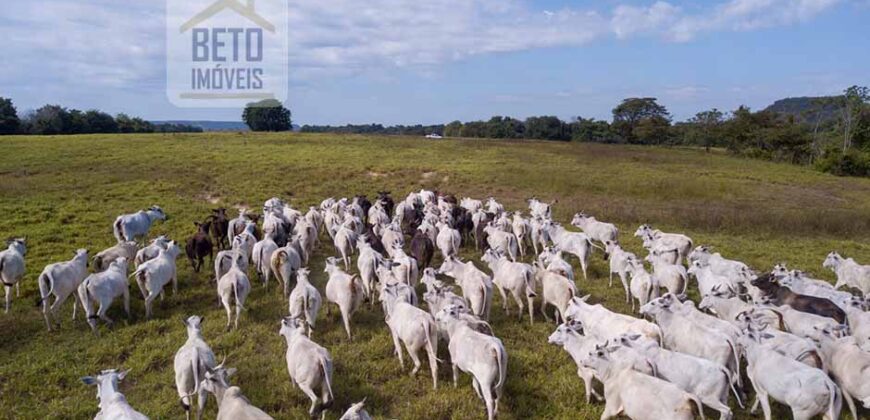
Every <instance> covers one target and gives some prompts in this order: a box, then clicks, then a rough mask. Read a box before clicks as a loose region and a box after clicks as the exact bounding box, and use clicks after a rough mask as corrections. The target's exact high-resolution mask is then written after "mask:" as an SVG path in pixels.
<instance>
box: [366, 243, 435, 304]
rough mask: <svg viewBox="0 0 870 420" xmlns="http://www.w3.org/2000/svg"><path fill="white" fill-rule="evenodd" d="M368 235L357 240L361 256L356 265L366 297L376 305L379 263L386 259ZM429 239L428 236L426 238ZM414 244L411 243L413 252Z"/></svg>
mask: <svg viewBox="0 0 870 420" xmlns="http://www.w3.org/2000/svg"><path fill="white" fill-rule="evenodd" d="M366 239H367V236H366V235H360V237H359V238H358V239H357V241H356V247H357V250H359V257H358V258H357V260H356V266H357V269H358V270H359V276H360V279H361V280H362V284H363V293H364V294H365V298H366V299H368V300H369V303H370V304H371V305H374V303H375V300H374V291H375V282H377V268H378V265H379V264H381V263H382V262H383V261H384V256H383V255H382V254H381V253H380V252H378V251H376V250H375V249H374V248H373V247H372V246H371V245H370V244H368V243H367V242H366ZM426 240H428V238H427V239H426ZM413 250H414V245H413V244H412V245H411V251H412V252H413Z"/></svg>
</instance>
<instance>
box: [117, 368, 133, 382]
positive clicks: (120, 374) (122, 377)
mask: <svg viewBox="0 0 870 420" xmlns="http://www.w3.org/2000/svg"><path fill="white" fill-rule="evenodd" d="M131 370H132V369H127V370H125V371H123V372H121V373H119V374H118V380H119V381H123V380H124V378H126V377H127V374H128V373H130V371H131Z"/></svg>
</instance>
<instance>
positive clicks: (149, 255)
mask: <svg viewBox="0 0 870 420" xmlns="http://www.w3.org/2000/svg"><path fill="white" fill-rule="evenodd" d="M168 244H169V238H168V237H166V236H165V235H160V236H158V237H156V238H154V239H153V240H151V244H149V245H148V246H144V247H142V249H140V250H138V251H136V258H135V259H134V260H133V261H134V262H135V263H136V267H138V266H140V265H142V263H144V262H145V261H148V260H153V259H154V258H156V257H157V254H159V253H160V250H161V249H166V245H168Z"/></svg>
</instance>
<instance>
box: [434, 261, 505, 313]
mask: <svg viewBox="0 0 870 420" xmlns="http://www.w3.org/2000/svg"><path fill="white" fill-rule="evenodd" d="M438 274H443V275H446V276H450V277H452V278H453V279H454V281H456V284H458V285H459V287H460V288H461V289H462V295H463V296H464V297H465V299H466V300H467V301H468V303H469V306H470V308H471V312H472V313H473V314H474V315H476V316H479V317H481V318H483V319H489V311H490V306H491V305H492V286H493V285H492V279H490V277H489V276H488V275H486V273H484V272H483V271H480V270H479V269H478V268H477V267H475V266H474V264H473V263H472V262H471V261H467V262H464V263H463V262H462V261H460V260H459V259H458V258H456V257H449V258H447V259H445V260H444V262H443V263H442V264H441V267H439V268H438Z"/></svg>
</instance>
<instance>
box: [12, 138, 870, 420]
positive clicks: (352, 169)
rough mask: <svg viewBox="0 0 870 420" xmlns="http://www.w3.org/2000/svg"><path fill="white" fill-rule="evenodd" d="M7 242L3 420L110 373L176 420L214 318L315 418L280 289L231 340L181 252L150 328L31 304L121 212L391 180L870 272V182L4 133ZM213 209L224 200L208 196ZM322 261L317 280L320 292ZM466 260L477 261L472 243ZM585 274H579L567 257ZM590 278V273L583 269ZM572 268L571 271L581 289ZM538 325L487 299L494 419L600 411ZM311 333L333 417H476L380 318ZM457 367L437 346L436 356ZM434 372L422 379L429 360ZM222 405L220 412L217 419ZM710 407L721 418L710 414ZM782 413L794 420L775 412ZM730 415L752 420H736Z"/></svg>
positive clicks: (136, 307) (195, 209)
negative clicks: (494, 348)
mask: <svg viewBox="0 0 870 420" xmlns="http://www.w3.org/2000/svg"><path fill="white" fill-rule="evenodd" d="M0 157H2V158H0V209H2V210H3V215H4V216H5V217H3V218H0V235H4V236H13V235H27V236H28V243H29V253H28V272H27V276H26V278H25V280H24V282H23V284H22V296H21V297H20V298H16V299H15V300H14V302H13V309H12V311H11V313H10V314H9V315H0V343H3V344H2V347H0V348H2V353H3V362H2V363H0V396H2V397H0V413H4V414H3V416H5V417H8V418H40V419H42V418H63V419H70V418H88V417H92V416H93V415H94V414H95V413H96V411H97V408H96V407H97V400H96V399H95V398H94V391H93V389H91V388H88V387H86V386H85V385H83V384H81V383H80V382H79V381H78V378H79V377H81V376H84V375H88V374H93V373H96V372H97V371H99V370H101V369H105V368H113V367H124V368H132V369H133V371H132V373H131V374H130V376H129V377H128V379H127V380H126V381H125V383H124V384H123V386H122V388H123V390H124V392H125V393H126V395H127V397H128V399H129V401H130V402H131V404H132V405H133V406H134V407H136V408H138V409H139V410H141V411H142V412H144V413H147V414H148V415H150V416H151V417H152V418H179V417H181V416H182V415H183V412H182V410H181V406H180V405H179V404H178V399H177V396H176V393H175V389H174V380H173V373H172V358H173V356H174V353H175V351H176V349H177V348H178V347H179V346H181V344H182V343H183V342H184V340H185V332H184V329H183V327H182V325H181V322H180V320H181V319H182V318H183V317H186V316H188V315H190V314H194V313H196V314H200V315H204V316H205V317H206V323H205V337H206V339H207V340H208V341H209V343H210V344H211V346H212V348H213V349H214V350H215V352H216V353H218V354H219V355H226V356H227V358H228V363H229V364H230V365H231V366H235V367H238V368H239V374H238V376H237V377H236V379H235V383H236V384H238V385H239V386H240V387H241V388H242V390H243V391H244V393H245V394H246V395H247V396H248V398H249V399H250V400H251V401H253V402H254V403H255V404H256V405H258V406H260V407H262V408H263V409H264V410H266V411H267V412H269V413H271V414H273V415H274V416H275V417H276V418H305V417H307V409H308V399H307V398H305V397H304V395H303V394H302V393H301V392H300V391H299V390H298V389H293V388H292V387H291V385H290V382H289V377H288V376H287V371H286V366H285V364H284V352H285V344H284V341H283V339H282V338H281V337H280V336H278V334H277V332H278V321H279V319H280V317H281V316H282V315H283V314H284V313H285V311H286V307H287V305H286V302H285V301H284V300H283V298H281V295H280V293H279V292H278V290H277V287H276V285H275V284H273V285H272V286H271V287H270V288H269V289H263V288H262V287H259V285H258V286H257V287H256V288H255V290H254V292H253V293H252V295H251V296H250V298H249V299H248V304H247V311H246V312H245V313H244V314H243V318H242V323H241V328H240V329H239V330H238V331H233V332H224V330H223V325H224V321H225V318H224V317H225V315H224V312H223V309H222V308H220V307H218V306H216V297H215V296H216V293H215V286H214V284H213V283H210V282H209V280H210V276H209V275H208V274H206V273H201V274H200V275H199V276H194V275H193V273H192V271H191V269H190V267H189V265H188V264H187V262H186V260H184V259H183V258H182V259H179V262H178V264H179V268H180V276H179V278H180V283H181V284H180V293H179V295H178V296H173V295H172V294H171V293H169V294H168V295H167V298H166V300H165V301H164V302H158V303H157V304H156V305H155V319H153V320H150V321H147V322H146V321H144V320H143V313H144V309H143V305H142V300H141V299H140V298H138V297H136V296H137V294H138V291H136V290H135V287H134V293H133V294H132V295H133V296H134V298H133V313H134V319H133V320H132V321H131V322H130V323H129V324H127V323H126V322H125V320H124V316H123V311H122V310H120V305H119V303H120V302H116V306H117V307H115V308H113V310H112V311H110V316H111V317H113V318H115V319H116V320H118V321H119V322H118V323H117V326H116V328H115V330H114V331H109V330H105V329H104V330H103V335H102V337H100V338H96V337H94V336H93V335H92V334H91V333H90V332H89V330H88V328H87V327H86V326H85V324H84V322H83V321H82V320H81V319H79V320H77V321H76V322H75V323H72V322H70V321H69V319H68V318H69V316H70V315H71V304H70V302H67V304H66V305H67V306H66V307H65V308H64V317H65V319H64V325H63V327H62V329H61V330H60V331H59V332H55V333H48V332H46V331H45V327H44V324H43V321H42V317H41V314H40V313H39V312H38V309H37V308H35V307H34V301H35V299H36V297H37V294H38V287H37V285H36V282H35V280H36V277H37V275H38V274H39V272H40V270H41V269H42V267H43V266H44V265H45V264H47V263H49V262H54V261H59V260H66V259H68V258H70V256H71V255H72V251H73V250H75V249H76V248H79V247H87V248H89V249H90V250H92V251H93V252H96V251H99V250H101V249H103V248H105V247H107V246H109V245H111V244H112V243H113V242H114V239H113V238H112V236H111V221H112V220H113V219H114V217H115V216H117V215H118V214H120V213H125V212H131V211H134V210H137V209H140V208H143V207H147V206H149V205H151V204H160V205H161V206H162V207H163V208H164V209H166V211H167V212H168V213H169V214H170V216H171V219H170V220H169V221H168V222H167V223H165V224H158V225H156V226H155V229H154V230H153V231H152V233H153V234H155V235H156V234H161V233H166V234H168V235H170V236H171V237H173V238H175V239H178V240H181V241H183V240H184V239H186V238H187V237H188V236H189V235H191V234H192V233H193V232H194V226H193V222H194V221H196V220H201V219H202V218H203V217H205V216H206V215H207V214H208V213H209V209H211V208H213V207H217V206H218V205H220V206H224V207H231V206H237V205H242V206H251V207H253V208H255V209H257V208H259V207H260V206H261V205H262V202H263V201H264V200H265V199H267V198H269V197H272V196H279V197H285V198H290V199H291V200H292V202H293V203H294V205H295V206H296V207H297V208H302V209H305V208H307V206H309V205H313V204H317V203H319V202H320V200H321V199H323V198H325V197H328V196H336V197H341V196H351V195H353V194H358V193H365V194H368V195H369V196H373V195H374V193H375V191H377V190H380V189H388V190H392V191H393V193H394V196H396V197H402V196H404V194H406V193H407V192H408V191H410V190H412V189H420V188H424V187H425V188H430V189H438V190H440V191H444V192H448V193H454V194H456V195H457V196H466V195H470V196H475V197H486V196H489V195H492V196H495V197H497V198H499V199H500V200H501V201H502V202H503V203H504V204H505V205H506V206H507V207H508V208H509V209H523V210H525V208H526V206H525V202H524V200H525V199H526V198H528V197H531V196H533V195H535V196H538V197H539V198H541V199H543V200H552V199H558V200H559V203H558V204H557V205H556V206H555V216H556V218H557V219H559V220H561V221H562V222H565V223H567V221H568V220H569V218H570V215H571V214H572V213H574V212H575V211H579V210H581V209H582V210H585V211H587V212H590V213H592V214H595V215H596V216H597V217H598V218H599V219H602V220H608V221H613V222H616V223H618V225H619V227H620V228H621V229H622V234H621V237H622V241H623V242H624V243H626V244H627V247H629V248H630V249H632V250H634V251H639V250H640V246H639V245H640V244H639V242H638V241H637V240H636V239H635V238H632V237H631V234H632V233H633V232H634V229H635V228H636V227H637V225H638V224H640V223H646V222H650V223H653V224H655V225H656V226H660V227H661V228H663V229H666V230H673V231H680V232H685V233H687V234H689V235H691V236H692V237H693V238H694V239H695V242H696V243H698V244H701V243H704V244H711V245H714V247H715V249H716V250H717V251H720V252H722V253H723V254H725V255H728V256H731V257H734V258H738V259H741V260H744V261H746V262H747V263H749V264H750V265H751V266H753V267H755V268H758V269H766V268H769V267H770V266H771V265H772V264H774V263H775V262H782V261H785V262H787V263H789V265H790V266H793V267H800V268H802V269H805V270H807V271H810V272H811V273H813V274H815V275H817V276H821V277H824V278H827V279H831V278H832V276H831V273H829V272H826V271H823V270H822V269H821V261H822V260H823V259H824V256H825V254H826V253H827V252H828V251H830V250H832V249H837V250H838V251H840V252H841V253H844V254H846V255H849V256H853V257H855V258H857V259H858V260H863V261H870V244H868V238H870V180H865V179H854V178H836V177H832V176H827V175H825V174H821V173H817V172H814V171H812V170H809V169H805V168H800V167H796V166H791V165H780V164H773V163H766V162H759V161H752V160H743V159H736V158H731V157H728V156H725V155H722V154H719V153H714V154H705V153H703V152H702V151H698V150H691V149H663V148H637V147H624V146H605V145H582V144H561V143H549V142H526V141H514V142H496V141H485V140H460V141H453V140H443V141H423V140H421V139H416V138H395V137H364V136H337V135H300V134H263V135H260V134H245V135H237V134H220V135H216V134H197V135H143V136H138V135H129V136H75V137H10V138H2V139H0ZM211 201H215V202H217V203H218V204H213V203H212V202H211ZM331 253H332V248H331V246H328V247H323V248H321V249H320V250H319V251H318V254H317V257H316V258H315V260H314V261H313V263H312V266H311V267H312V279H313V281H314V282H315V284H317V285H319V286H320V287H321V289H322V286H323V284H324V283H325V280H326V278H325V274H324V273H323V272H322V269H323V262H322V260H323V258H324V257H325V256H327V255H331ZM464 256H465V257H467V258H476V255H474V253H473V252H471V250H469V249H466V250H465V251H464ZM575 265H576V264H575ZM589 273H590V279H589V281H585V280H582V279H581V280H579V289H580V291H581V293H584V294H586V293H591V294H592V295H593V296H594V297H595V300H596V301H601V302H604V303H605V305H607V306H608V307H610V308H612V309H615V310H619V311H623V312H625V311H627V310H628V307H627V306H626V305H625V304H624V301H623V295H622V291H621V288H616V287H615V288H613V289H609V288H608V287H607V284H606V278H607V266H606V263H605V262H604V261H603V260H602V258H601V254H600V253H597V252H596V253H595V254H594V255H593V261H592V267H591V269H590V272H589ZM578 275H579V276H581V277H582V275H580V274H579V273H578ZM581 277H578V278H581ZM536 316H537V318H538V322H536V323H535V325H534V326H530V325H529V324H528V323H527V322H526V323H518V322H517V321H516V319H515V318H514V317H510V318H508V317H505V316H504V315H503V313H502V312H501V301H500V299H499V298H497V299H496V303H495V306H494V310H493V318H494V319H493V326H494V328H495V332H496V334H497V335H498V336H499V337H501V338H502V339H503V340H504V343H505V345H506V347H507V350H508V355H509V361H508V366H509V367H508V382H507V385H506V386H507V388H506V392H505V399H504V402H503V404H502V405H501V413H500V418H501V419H530V418H547V419H555V418H558V419H561V418H565V419H567V418H597V417H598V416H599V415H600V410H601V408H602V406H601V405H600V404H594V405H592V406H587V405H586V404H585V403H584V402H583V390H582V384H581V381H580V380H579V379H578V378H577V377H576V373H575V368H574V365H573V363H572V362H571V360H570V359H569V357H568V356H567V355H566V354H564V352H562V351H561V350H560V349H558V348H556V347H553V346H549V345H547V344H546V337H547V335H548V334H549V333H550V332H551V331H552V329H553V325H551V324H544V323H543V322H541V319H540V314H539V313H538V312H537V311H536ZM321 320H322V321H319V322H318V327H319V328H318V331H317V332H316V334H315V340H316V341H318V342H319V343H321V344H323V345H324V346H326V347H327V348H328V349H329V350H330V352H332V355H333V358H334V360H335V365H336V371H335V376H334V389H335V392H336V396H337V404H336V407H335V408H334V409H333V410H332V411H331V412H330V416H331V418H337V417H338V415H339V414H340V412H341V411H342V410H343V409H344V408H346V407H347V406H348V405H349V404H350V403H352V402H355V401H358V400H361V399H362V398H364V397H367V398H368V399H367V406H368V408H369V411H370V412H371V413H372V414H374V415H376V416H377V417H379V418H401V419H423V418H426V419H443V418H455V419H474V418H482V417H483V415H484V410H483V404H482V403H480V402H479V401H478V400H477V399H476V397H475V396H474V392H473V391H472V389H471V385H470V380H469V378H468V377H467V376H464V377H462V379H461V381H460V386H459V388H458V389H453V387H452V385H451V384H450V373H449V368H448V367H446V366H442V368H441V370H440V376H439V381H440V383H439V389H438V390H437V391H433V390H432V389H431V382H430V381H429V379H427V375H425V374H421V375H418V376H417V377H416V378H411V377H409V376H408V375H407V372H408V371H407V370H406V371H404V372H403V371H400V369H399V367H398V361H397V360H396V359H395V357H394V356H393V354H392V343H391V342H390V339H389V332H388V330H387V328H386V326H385V324H384V320H383V315H382V314H381V312H380V310H379V309H375V310H371V309H369V308H368V307H366V308H365V309H364V310H362V311H361V312H359V313H358V314H356V316H355V318H354V323H353V328H354V330H355V340H354V342H353V343H348V342H347V341H346V338H345V336H344V332H343V331H342V329H341V328H340V320H339V317H338V315H337V311H333V312H332V314H331V315H330V316H326V315H325V309H324V310H323V312H322V313H321ZM440 353H441V358H443V359H446V358H447V355H446V346H444V345H442V346H441V349H440ZM424 371H425V369H424ZM214 413H215V405H214V402H213V400H212V401H211V402H210V404H209V408H208V417H213V416H214ZM709 415H713V414H712V413H708V416H709ZM776 415H777V417H783V416H788V414H787V412H786V411H784V410H783V409H782V408H781V407H780V408H778V409H777V412H776ZM737 418H748V414H746V413H745V412H744V411H738V414H737Z"/></svg>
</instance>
